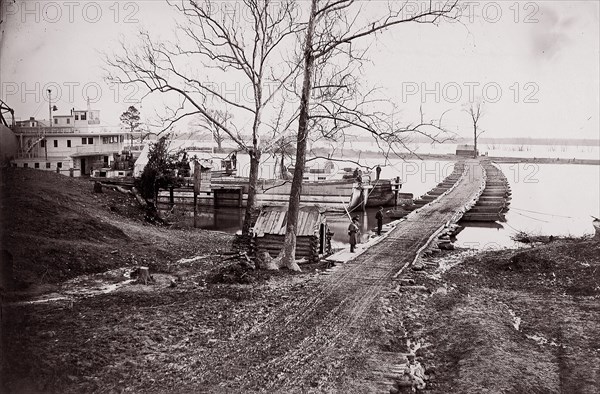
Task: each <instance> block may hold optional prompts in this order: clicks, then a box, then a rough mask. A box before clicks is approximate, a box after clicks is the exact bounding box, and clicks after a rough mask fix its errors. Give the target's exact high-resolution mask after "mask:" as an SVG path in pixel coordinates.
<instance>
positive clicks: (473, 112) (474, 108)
mask: <svg viewBox="0 0 600 394" xmlns="http://www.w3.org/2000/svg"><path fill="white" fill-rule="evenodd" d="M465 112H467V113H468V114H469V116H470V117H471V121H472V122H473V158H475V159H476V158H477V140H478V139H479V136H480V135H481V134H483V133H485V130H482V129H481V127H480V126H479V120H480V119H481V117H482V116H483V101H482V100H477V101H475V102H473V103H470V104H469V106H468V107H467V108H466V109H465Z"/></svg>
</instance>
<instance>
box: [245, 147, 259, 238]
mask: <svg viewBox="0 0 600 394" xmlns="http://www.w3.org/2000/svg"><path fill="white" fill-rule="evenodd" d="M249 154H250V179H249V182H248V200H247V202H246V212H245V214H244V225H243V227H242V234H243V235H248V234H249V233H250V226H251V225H252V217H253V215H254V212H255V211H256V184H257V183H258V169H259V164H260V151H259V150H255V149H252V150H250V152H249Z"/></svg>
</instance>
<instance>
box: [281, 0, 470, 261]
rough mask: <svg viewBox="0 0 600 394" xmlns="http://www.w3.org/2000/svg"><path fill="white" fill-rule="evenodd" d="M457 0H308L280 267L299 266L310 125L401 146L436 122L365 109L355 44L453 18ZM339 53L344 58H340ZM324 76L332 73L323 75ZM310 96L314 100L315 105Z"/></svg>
mask: <svg viewBox="0 0 600 394" xmlns="http://www.w3.org/2000/svg"><path fill="white" fill-rule="evenodd" d="M457 3H458V0H448V1H442V2H430V1H426V2H423V3H422V4H421V3H418V4H419V7H416V8H413V7H412V6H413V5H414V2H411V1H389V2H388V3H387V8H386V9H385V10H383V14H380V15H373V16H371V15H372V14H373V13H374V10H372V9H365V7H364V6H365V5H366V4H369V3H366V2H361V1H355V0H311V3H310V11H309V14H308V22H307V28H306V32H305V39H304V44H303V53H302V58H303V59H304V61H303V67H304V72H303V75H302V83H301V94H300V108H299V114H298V131H297V144H296V167H295V171H294V178H293V181H292V187H291V192H290V199H289V207H288V214H287V225H286V235H285V244H284V247H283V249H282V251H281V253H280V254H279V256H278V258H277V265H278V266H280V267H287V268H289V269H293V270H297V269H299V267H298V266H297V264H296V263H295V262H294V260H295V254H296V227H297V221H298V212H299V205H300V193H301V190H302V179H303V176H304V164H305V161H306V151H307V144H308V141H309V134H310V130H311V127H314V128H317V129H318V128H319V127H320V128H321V130H322V131H323V134H324V135H326V136H329V138H335V136H334V135H332V134H335V133H337V132H339V131H343V130H345V129H348V128H350V127H352V128H356V129H359V130H363V131H367V132H369V133H372V134H373V135H374V136H376V137H377V138H378V140H381V141H382V142H383V143H386V144H390V145H396V144H399V145H400V146H402V145H404V142H403V139H402V138H401V137H400V135H401V133H402V132H407V131H409V130H410V131H414V132H418V133H422V134H425V135H429V133H427V132H425V131H424V130H423V129H425V128H428V127H434V128H437V126H438V125H436V124H432V123H429V124H425V123H424V122H423V120H421V122H420V123H419V124H416V125H409V126H408V127H404V128H398V127H397V125H396V124H394V121H393V118H391V117H390V116H388V115H386V114H385V113H384V112H383V111H378V110H375V111H367V110H366V109H368V108H369V107H370V108H374V107H376V106H377V105H378V103H377V102H374V101H371V100H370V99H369V96H370V93H367V94H363V95H359V94H358V93H359V91H358V89H356V87H357V86H358V85H359V84H358V83H357V82H358V81H357V80H356V78H355V75H356V74H355V73H356V70H355V69H353V67H356V63H355V62H359V63H360V62H361V61H363V60H364V56H365V53H366V49H360V48H357V45H356V43H357V42H359V41H361V40H364V39H369V38H371V39H372V38H373V37H375V36H376V35H378V34H381V33H383V32H384V31H386V30H388V29H390V28H392V27H394V26H396V25H400V24H405V23H410V22H415V23H426V24H437V23H438V22H440V21H441V20H443V19H448V18H455V17H456V14H455V12H456V11H457ZM409 6H410V10H409ZM370 8H373V7H370ZM377 8H379V7H377ZM382 8H384V7H382ZM375 14H376V12H375ZM340 58H342V59H344V58H345V59H347V60H348V62H346V63H344V62H343V61H340V60H339V59H340ZM336 68H338V69H340V68H341V70H342V72H339V71H340V70H337V72H336V70H335V69H336ZM332 71H333V72H332ZM328 75H329V76H333V77H332V78H331V79H329V80H327V76H328ZM317 81H319V83H316V82H317ZM311 99H312V100H314V101H313V102H312V103H313V105H311ZM315 106H316V107H317V108H316V109H315ZM322 121H327V123H328V124H329V125H331V124H333V126H334V127H333V129H329V128H327V127H324V126H323V123H322ZM382 127H384V128H383V130H384V131H383V132H382V131H381V130H382Z"/></svg>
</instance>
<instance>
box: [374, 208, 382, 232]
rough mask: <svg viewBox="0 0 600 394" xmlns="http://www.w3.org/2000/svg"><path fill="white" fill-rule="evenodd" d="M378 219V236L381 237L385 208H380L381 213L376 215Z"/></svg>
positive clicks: (378, 212)
mask: <svg viewBox="0 0 600 394" xmlns="http://www.w3.org/2000/svg"><path fill="white" fill-rule="evenodd" d="M375 219H377V235H381V228H382V227H383V207H379V211H377V213H376V214H375Z"/></svg>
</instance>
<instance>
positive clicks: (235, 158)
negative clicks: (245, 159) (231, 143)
mask: <svg viewBox="0 0 600 394" xmlns="http://www.w3.org/2000/svg"><path fill="white" fill-rule="evenodd" d="M231 165H232V167H233V169H234V170H235V169H237V155H236V154H235V151H234V152H233V153H232V154H231Z"/></svg>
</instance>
